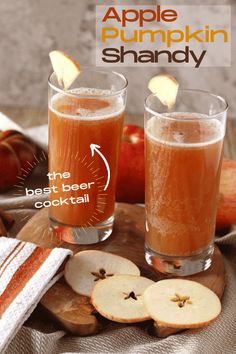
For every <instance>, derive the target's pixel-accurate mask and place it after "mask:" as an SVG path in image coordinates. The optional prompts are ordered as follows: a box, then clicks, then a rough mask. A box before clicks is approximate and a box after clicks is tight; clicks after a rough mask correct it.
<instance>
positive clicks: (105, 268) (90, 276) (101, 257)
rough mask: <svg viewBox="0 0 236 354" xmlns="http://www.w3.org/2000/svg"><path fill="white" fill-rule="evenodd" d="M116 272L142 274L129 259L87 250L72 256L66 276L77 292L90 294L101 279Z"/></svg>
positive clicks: (67, 265) (66, 269) (109, 276)
mask: <svg viewBox="0 0 236 354" xmlns="http://www.w3.org/2000/svg"><path fill="white" fill-rule="evenodd" d="M115 274H132V275H140V270H139V268H138V267H137V266H136V265H135V264H134V263H133V262H131V261H130V260H129V259H126V258H123V257H120V256H117V255H115V254H112V253H108V252H103V251H97V250H87V251H81V252H79V253H77V254H76V255H74V256H73V257H72V258H70V260H69V261H68V262H67V264H66V266H65V273H64V276H65V279H66V281H67V283H68V284H69V285H70V286H71V288H72V289H73V290H74V291H75V292H76V293H78V294H80V295H85V296H90V295H91V291H92V289H93V287H94V286H95V285H96V284H97V283H98V282H99V281H101V280H103V279H106V278H111V277H113V276H114V275H115Z"/></svg>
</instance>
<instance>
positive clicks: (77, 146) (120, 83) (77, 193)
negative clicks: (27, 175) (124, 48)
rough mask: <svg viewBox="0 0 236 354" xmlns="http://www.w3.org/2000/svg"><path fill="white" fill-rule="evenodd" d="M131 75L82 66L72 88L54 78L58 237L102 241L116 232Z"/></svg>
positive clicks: (53, 211) (52, 152)
mask: <svg viewBox="0 0 236 354" xmlns="http://www.w3.org/2000/svg"><path fill="white" fill-rule="evenodd" d="M126 91H127V80H126V79H125V77H124V76H123V75H121V74H118V73H115V72H111V71H98V70H96V69H92V68H83V70H82V71H81V73H80V74H79V76H78V77H77V79H76V80H75V81H74V83H73V85H72V87H70V89H69V90H63V89H62V88H61V87H60V86H59V85H58V82H57V78H56V75H55V73H53V74H52V75H51V76H50V78H49V172H50V174H49V179H50V181H49V183H50V187H51V190H52V192H51V193H50V202H51V206H50V210H49V216H50V221H51V226H52V228H53V230H54V231H55V234H56V235H57V237H59V238H61V239H63V240H64V241H67V242H70V243H78V244H91V243H96V242H99V241H103V240H105V239H106V238H108V237H109V235H110V234H111V232H112V226H113V221H114V206H115V187H116V176H117V167H118V156H119V146H120V139H121V134H122V125H123V119H124V109H125V103H126Z"/></svg>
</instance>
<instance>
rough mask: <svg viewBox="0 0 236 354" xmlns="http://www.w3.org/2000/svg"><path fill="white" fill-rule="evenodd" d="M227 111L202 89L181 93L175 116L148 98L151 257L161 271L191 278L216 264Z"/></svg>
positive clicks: (148, 255) (148, 248) (148, 237)
mask: <svg viewBox="0 0 236 354" xmlns="http://www.w3.org/2000/svg"><path fill="white" fill-rule="evenodd" d="M186 100H187V101H186ZM188 100H189V102H188ZM198 104H202V106H200V107H198ZM152 105H153V107H152ZM190 108H191V109H190ZM226 108H227V105H226V103H225V101H224V100H223V99H222V98H220V97H217V96H214V95H210V94H208V93H206V92H201V91H187V90H186V91H185V90H182V91H180V92H179V94H178V96H177V102H176V104H175V107H173V109H172V112H164V110H163V111H161V108H160V103H159V101H158V99H157V97H155V96H154V95H151V96H149V97H148V98H147V101H146V122H145V131H146V134H145V143H146V158H145V160H146V167H145V168H146V175H145V178H146V180H145V204H146V238H145V243H146V259H147V261H148V263H150V264H152V265H153V266H154V267H156V268H157V269H158V270H160V271H162V272H166V273H176V274H179V275H187V274H193V273H196V272H199V271H202V270H205V269H207V268H208V267H209V266H210V264H211V256H212V253H213V249H214V247H213V242H214V233H215V220H216V210H217V198H218V190H219V180H220V172H221V160H222V149H223V138H224V133H225V120H226ZM162 109H163V108H162ZM156 110H158V111H159V112H160V113H157V112H156ZM197 112H199V113H197Z"/></svg>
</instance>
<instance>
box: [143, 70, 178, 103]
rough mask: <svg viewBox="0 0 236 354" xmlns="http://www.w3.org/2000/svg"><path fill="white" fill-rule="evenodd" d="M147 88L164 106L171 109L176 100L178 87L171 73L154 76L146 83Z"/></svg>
mask: <svg viewBox="0 0 236 354" xmlns="http://www.w3.org/2000/svg"><path fill="white" fill-rule="evenodd" d="M148 88H149V90H150V91H151V92H152V93H153V94H154V95H155V96H156V97H157V98H159V100H160V101H161V103H162V104H163V105H164V106H167V107H168V109H171V108H172V107H173V106H174V104H175V101H176V96H177V93H178V89H179V83H178V81H177V80H176V79H175V78H174V77H173V76H171V75H157V76H154V77H153V78H152V79H151V80H150V81H149V83H148Z"/></svg>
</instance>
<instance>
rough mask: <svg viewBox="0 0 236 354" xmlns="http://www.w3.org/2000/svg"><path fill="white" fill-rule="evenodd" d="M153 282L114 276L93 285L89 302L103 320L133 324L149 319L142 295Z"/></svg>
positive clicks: (131, 277)
mask: <svg viewBox="0 0 236 354" xmlns="http://www.w3.org/2000/svg"><path fill="white" fill-rule="evenodd" d="M151 284H154V282H153V281H152V280H150V279H147V278H144V277H140V276H135V275H115V276H114V277H111V278H107V279H105V280H103V281H101V282H99V283H98V284H96V285H95V287H94V289H93V291H92V296H91V301H92V304H93V306H94V307H95V308H96V310H97V311H98V312H99V313H100V314H101V315H102V316H103V317H105V318H107V319H109V320H111V321H115V322H120V323H135V322H142V321H146V320H149V319H150V315H149V313H148V312H147V310H146V308H145V306H144V304H143V300H142V294H143V292H144V290H145V289H147V287H149V286H150V285H151Z"/></svg>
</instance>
